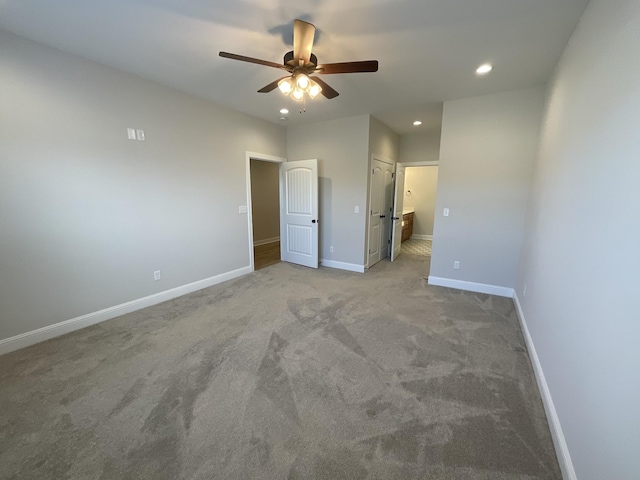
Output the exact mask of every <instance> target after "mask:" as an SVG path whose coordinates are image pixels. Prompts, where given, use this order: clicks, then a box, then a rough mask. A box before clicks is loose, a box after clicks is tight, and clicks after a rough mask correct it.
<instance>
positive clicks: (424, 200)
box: [403, 166, 438, 235]
mask: <svg viewBox="0 0 640 480" xmlns="http://www.w3.org/2000/svg"><path fill="white" fill-rule="evenodd" d="M437 190H438V167H437V166H431V167H407V168H406V169H405V177H404V204H403V207H404V210H410V209H413V210H414V212H415V213H414V215H413V235H433V221H434V214H435V209H436V193H437ZM409 191H410V192H411V195H408V194H407V192H409Z"/></svg>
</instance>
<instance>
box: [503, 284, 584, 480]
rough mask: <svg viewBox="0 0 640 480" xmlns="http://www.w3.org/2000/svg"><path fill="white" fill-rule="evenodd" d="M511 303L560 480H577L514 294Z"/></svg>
mask: <svg viewBox="0 0 640 480" xmlns="http://www.w3.org/2000/svg"><path fill="white" fill-rule="evenodd" d="M513 301H514V303H515V304H516V311H517V313H518V319H519V320H520V326H521V328H522V335H523V336H524V341H525V343H526V344H527V350H528V351H529V358H530V359H531V365H532V366H533V371H534V372H535V375H536V380H537V382H538V389H540V395H541V397H542V403H543V405H544V409H545V412H546V413H547V420H548V421H549V429H550V430H551V437H552V438H553V444H554V446H555V447H556V455H557V456H558V463H559V464H560V470H562V478H563V479H564V480H578V477H577V476H576V471H575V469H574V468H573V462H572V461H571V455H570V454H569V447H568V446H567V441H566V439H565V438H564V433H563V432H562V426H561V425H560V419H559V418H558V413H557V412H556V407H555V406H554V404H553V399H552V398H551V392H550V391H549V385H547V380H546V379H545V376H544V372H543V371H542V364H541V363H540V359H539V358H538V353H537V352H536V347H535V345H534V344H533V338H531V333H530V332H529V327H528V326H527V321H526V320H525V318H524V312H523V311H522V306H521V305H520V300H519V299H518V295H517V294H516V293H515V292H514V294H513Z"/></svg>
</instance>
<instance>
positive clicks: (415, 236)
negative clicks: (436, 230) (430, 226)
mask: <svg viewBox="0 0 640 480" xmlns="http://www.w3.org/2000/svg"><path fill="white" fill-rule="evenodd" d="M411 238H415V239H416V240H433V235H418V234H417V233H414V234H412V235H411Z"/></svg>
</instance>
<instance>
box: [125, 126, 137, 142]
mask: <svg viewBox="0 0 640 480" xmlns="http://www.w3.org/2000/svg"><path fill="white" fill-rule="evenodd" d="M127 138H128V139H129V140H135V139H136V129H135V128H127Z"/></svg>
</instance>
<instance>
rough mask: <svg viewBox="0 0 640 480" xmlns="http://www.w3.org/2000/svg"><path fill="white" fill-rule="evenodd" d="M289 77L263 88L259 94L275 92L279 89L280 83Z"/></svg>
mask: <svg viewBox="0 0 640 480" xmlns="http://www.w3.org/2000/svg"><path fill="white" fill-rule="evenodd" d="M288 77H289V75H287V76H286V77H282V78H279V79H277V80H276V81H274V82H271V83H270V84H269V85H265V86H264V87H262V88H261V89H260V90H258V93H269V92H272V91H273V90H275V89H276V88H278V82H279V81H280V80H282V79H284V78H288Z"/></svg>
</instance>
